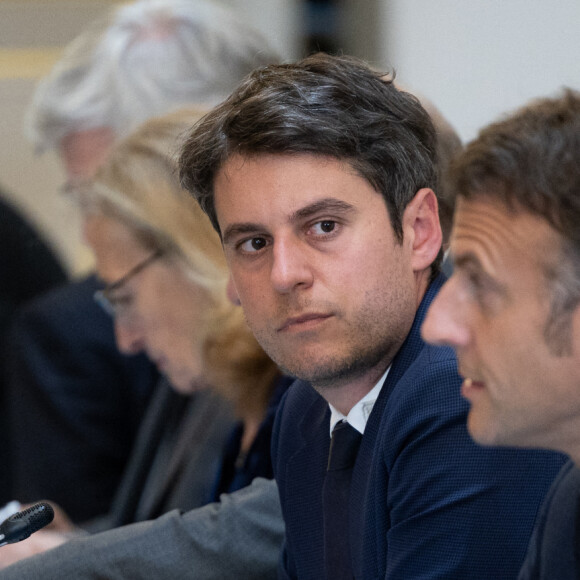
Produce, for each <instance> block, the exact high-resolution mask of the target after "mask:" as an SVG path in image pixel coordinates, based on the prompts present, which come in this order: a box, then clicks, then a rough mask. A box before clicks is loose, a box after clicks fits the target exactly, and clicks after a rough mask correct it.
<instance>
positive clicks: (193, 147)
mask: <svg viewBox="0 0 580 580" xmlns="http://www.w3.org/2000/svg"><path fill="white" fill-rule="evenodd" d="M436 145H437V143H436V134H435V129H434V127H433V123H432V121H431V118H430V117H429V115H428V113H427V112H426V111H425V109H424V108H423V107H422V105H421V104H420V103H419V101H418V100H417V98H415V97H414V96H413V95H411V94H409V93H406V92H403V91H401V90H399V89H397V88H396V87H395V85H394V83H393V79H392V78H391V77H389V78H387V77H386V76H385V75H382V74H381V73H378V72H375V71H373V70H371V69H370V68H369V67H368V66H367V65H366V64H365V63H363V62H362V61H360V60H357V59H355V58H352V57H347V56H330V55H326V54H323V53H319V54H315V55H312V56H309V57H307V58H305V59H303V60H301V61H299V62H297V63H293V64H283V65H272V66H267V67H263V68H259V69H257V70H255V71H254V72H253V73H251V74H250V75H249V76H248V77H246V79H245V80H244V81H243V82H242V84H241V85H240V86H239V87H238V88H237V89H236V91H234V93H233V94H232V95H231V96H230V97H229V98H228V99H227V100H226V101H224V102H223V103H221V104H220V105H218V106H217V107H216V108H215V109H213V111H211V112H210V113H209V114H208V115H206V116H205V117H204V118H203V119H202V120H201V121H200V122H199V123H198V124H197V125H196V126H195V127H194V128H193V130H192V133H191V135H190V136H189V138H188V139H187V141H186V142H185V145H184V147H183V149H182V152H181V159H180V163H179V165H180V176H181V182H182V185H183V186H184V187H185V188H186V189H187V190H189V191H190V192H191V193H192V194H193V195H194V196H195V197H196V198H197V200H198V202H199V203H200V205H201V207H202V208H203V210H204V211H205V212H206V213H207V214H208V216H209V217H210V219H211V221H212V223H213V225H214V227H215V228H216V230H217V231H218V232H219V225H218V221H217V216H216V212H215V206H214V199H213V185H214V179H215V176H216V173H217V172H218V170H219V169H220V168H221V167H222V165H223V164H224V163H225V162H226V160H227V159H228V158H229V157H230V156H232V155H234V154H241V155H255V154H266V153H267V154H270V153H283V154H293V153H310V154H314V155H321V156H328V157H334V158H336V159H341V160H345V161H347V162H348V163H349V164H350V165H351V166H352V167H353V168H354V169H355V170H356V171H357V173H358V174H359V175H361V176H362V177H363V178H364V179H366V180H367V181H368V182H369V183H370V184H371V186H372V187H373V188H374V189H375V190H376V191H377V192H379V193H380V194H381V195H382V196H383V198H384V199H385V202H386V206H387V210H388V212H389V216H390V220H391V223H392V225H393V229H394V231H395V235H396V236H397V239H398V240H399V241H401V240H402V237H403V229H402V215H403V212H404V210H405V208H406V206H407V204H408V203H409V202H410V201H411V200H412V199H413V197H414V196H415V194H416V192H417V191H418V190H419V189H421V188H423V187H430V188H433V189H436V185H437V170H436V159H437V156H436ZM436 262H437V264H438V261H436Z"/></svg>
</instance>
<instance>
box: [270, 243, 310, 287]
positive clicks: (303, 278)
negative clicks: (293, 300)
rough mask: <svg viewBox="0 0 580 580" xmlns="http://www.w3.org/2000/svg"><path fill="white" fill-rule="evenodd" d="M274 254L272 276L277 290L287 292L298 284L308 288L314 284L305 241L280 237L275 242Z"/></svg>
mask: <svg viewBox="0 0 580 580" xmlns="http://www.w3.org/2000/svg"><path fill="white" fill-rule="evenodd" d="M272 254H273V258H272V259H273V261H272V270H271V273H270V278H271V281H272V285H273V287H274V289H275V290H276V291H278V292H280V293H281V294H285V293H288V292H291V291H292V290H293V289H294V288H296V287H297V286H303V287H305V288H307V287H309V286H311V285H312V282H313V275H312V268H311V264H310V263H309V253H308V250H307V248H305V247H304V243H303V242H301V241H300V240H298V239H294V238H293V237H291V236H289V237H286V238H282V239H278V240H276V241H275V242H274V245H273V250H272Z"/></svg>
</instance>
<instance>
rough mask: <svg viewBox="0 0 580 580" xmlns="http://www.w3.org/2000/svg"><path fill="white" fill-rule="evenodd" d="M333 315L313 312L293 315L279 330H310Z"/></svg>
mask: <svg viewBox="0 0 580 580" xmlns="http://www.w3.org/2000/svg"><path fill="white" fill-rule="evenodd" d="M331 316H332V315H331V314H322V313H311V314H302V315H301V316H292V317H290V318H287V319H286V320H285V321H284V323H283V324H282V326H280V327H279V328H278V332H288V331H294V330H297V331H301V330H310V329H312V328H315V327H316V326H318V325H319V324H321V323H323V322H324V321H325V320H328V319H329V318H330V317H331Z"/></svg>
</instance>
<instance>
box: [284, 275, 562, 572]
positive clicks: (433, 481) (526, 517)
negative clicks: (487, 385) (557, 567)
mask: <svg viewBox="0 0 580 580" xmlns="http://www.w3.org/2000/svg"><path fill="white" fill-rule="evenodd" d="M443 281H444V278H443V277H442V276H440V277H439V278H438V279H437V280H436V281H435V282H434V283H433V284H432V285H431V287H430V288H429V289H428V291H427V293H426V296H425V297H424V299H423V301H422V303H421V305H420V307H419V310H418V312H417V315H416V318H415V321H414V323H413V327H412V329H411V332H410V333H409V335H408V337H407V339H406V341H405V343H404V344H403V346H402V347H401V349H400V351H399V352H398V353H397V355H396V357H395V359H394V360H393V364H392V367H391V370H390V372H389V374H388V376H387V379H386V382H385V385H384V386H383V388H382V391H381V393H380V396H379V398H378V400H377V402H376V404H375V407H374V409H373V411H372V413H371V416H370V418H369V421H368V424H367V426H366V430H365V434H364V436H363V439H362V443H361V447H360V450H359V453H358V456H357V461H356V464H355V467H354V471H353V476H352V484H351V497H350V505H349V518H350V524H349V526H350V528H349V538H350V547H351V556H352V569H353V571H354V575H355V577H356V578H360V579H364V580H370V579H373V578H388V579H394V578H397V579H401V580H412V579H414V578H446V579H450V578H453V579H454V580H458V579H465V580H477V579H481V580H489V579H490V578H493V579H494V580H498V579H502V578H506V579H508V578H509V579H512V578H515V577H516V575H517V572H518V570H519V567H520V565H521V563H522V560H523V558H524V555H525V551H526V546H527V543H528V540H529V537H530V534H531V531H532V527H533V523H534V518H535V516H536V511H537V509H538V506H539V504H540V502H541V501H542V499H543V497H544V495H545V493H546V491H547V489H548V487H549V485H550V483H551V481H552V480H553V478H554V477H555V475H556V473H557V472H558V470H559V468H560V467H561V466H562V463H563V461H564V458H563V457H562V456H561V455H558V454H555V453H550V452H537V451H525V450H521V451H520V450H511V449H510V450H507V449H501V450H500V449H485V448H483V447H480V446H478V445H476V444H475V443H474V442H473V441H472V440H471V438H470V437H469V434H468V433H467V430H466V415H467V410H468V405H467V402H466V401H464V400H463V399H462V398H461V396H460V384H461V379H460V377H459V376H458V374H457V370H456V361H455V358H454V355H453V352H452V351H451V349H448V348H437V347H433V346H429V345H426V344H425V343H424V342H423V341H422V339H421V336H420V326H421V323H422V321H423V318H424V316H425V312H426V310H427V307H428V305H429V304H430V302H431V301H432V299H433V297H434V296H435V294H436V292H437V291H438V289H439V288H440V286H441V285H442V283H443ZM329 419H330V411H329V409H328V404H327V403H326V401H325V400H324V399H323V398H322V397H320V396H319V395H318V394H317V393H316V392H315V391H314V389H313V388H312V387H311V386H310V385H309V384H307V383H304V382H297V383H295V384H294V385H293V386H292V387H291V388H290V390H289V391H288V394H287V396H286V397H285V398H284V399H283V401H282V403H281V406H280V409H279V411H278V415H277V419H276V424H275V428H274V435H273V457H274V472H275V477H276V480H277V483H278V487H279V490H280V498H281V503H282V511H283V514H284V519H285V523H286V542H285V549H284V553H283V557H282V560H281V564H280V577H281V578H303V579H313V580H314V579H316V580H320V579H321V578H324V566H323V561H324V555H323V532H322V530H323V527H322V502H321V492H322V486H323V480H324V475H325V468H326V461H327V456H328V448H329V441H330V436H329Z"/></svg>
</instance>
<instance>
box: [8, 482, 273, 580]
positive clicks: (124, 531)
mask: <svg viewBox="0 0 580 580" xmlns="http://www.w3.org/2000/svg"><path fill="white" fill-rule="evenodd" d="M283 536H284V523H283V520H282V514H281V512H280V504H279V498H278V490H277V487H276V483H275V482H274V481H272V480H266V479H260V478H257V479H255V480H254V482H253V483H252V485H250V486H248V487H246V488H244V489H242V490H240V491H237V492H235V493H233V494H229V495H223V496H222V497H221V502H220V503H215V504H209V505H207V506H205V507H202V508H198V509H195V510H192V511H190V512H187V513H185V514H180V512H179V511H178V510H174V511H172V512H169V513H167V514H165V515H164V516H162V517H160V518H158V519H156V520H153V521H147V522H141V523H137V524H132V525H129V526H123V527H121V528H117V529H114V530H110V531H107V532H102V533H100V534H96V535H94V536H89V537H85V538H78V539H74V540H71V541H70V542H68V543H66V544H63V545H62V546H59V547H58V548H55V549H53V550H50V551H48V552H45V553H44V554H40V555H38V556H33V557H32V558H28V559H27V560H23V561H21V562H19V563H17V564H14V565H13V566H10V567H8V568H6V569H5V570H2V571H0V579H1V580H38V579H39V578H42V579H43V580H62V579H65V580H67V579H71V580H73V579H74V580H97V579H98V580H103V579H108V580H121V579H127V578H130V579H131V580H145V579H153V578H163V579H175V580H184V579H187V578H195V579H204V580H214V579H215V580H228V579H232V580H244V579H247V580H250V579H255V578H260V579H265V580H267V579H269V578H272V579H274V578H276V567H277V563H278V557H279V552H280V546H281V543H282V538H283ZM25 541H26V540H25Z"/></svg>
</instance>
